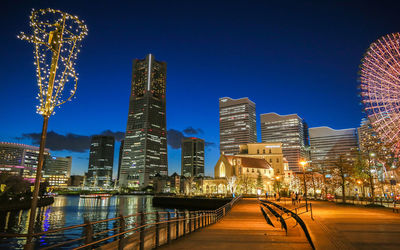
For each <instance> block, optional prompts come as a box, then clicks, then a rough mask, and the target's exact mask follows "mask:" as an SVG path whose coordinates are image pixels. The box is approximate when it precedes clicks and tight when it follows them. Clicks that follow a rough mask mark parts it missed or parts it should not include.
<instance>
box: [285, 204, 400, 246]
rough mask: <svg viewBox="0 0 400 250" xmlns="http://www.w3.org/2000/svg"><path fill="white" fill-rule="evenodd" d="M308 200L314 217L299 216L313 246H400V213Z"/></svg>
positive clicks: (383, 209) (386, 209) (307, 214)
mask: <svg viewBox="0 0 400 250" xmlns="http://www.w3.org/2000/svg"><path fill="white" fill-rule="evenodd" d="M311 202H312V207H313V215H314V219H315V220H314V221H312V220H311V218H310V215H309V213H306V214H303V215H301V216H300V217H301V218H302V219H303V221H304V222H305V223H306V225H307V228H308V230H309V232H310V235H311V238H312V239H313V242H314V244H315V247H316V249H400V215H399V214H397V213H396V214H395V213H393V212H392V210H391V209H389V208H365V207H363V206H354V205H341V204H335V203H333V202H326V201H311ZM280 204H281V205H284V203H283V202H281V203H280ZM287 204H289V203H288V202H287ZM287 207H290V206H287Z"/></svg>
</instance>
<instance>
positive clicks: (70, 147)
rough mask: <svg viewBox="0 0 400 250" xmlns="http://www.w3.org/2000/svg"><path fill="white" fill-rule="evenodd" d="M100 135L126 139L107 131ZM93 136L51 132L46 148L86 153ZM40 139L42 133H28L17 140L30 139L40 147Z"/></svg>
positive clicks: (119, 134) (117, 133)
mask: <svg viewBox="0 0 400 250" xmlns="http://www.w3.org/2000/svg"><path fill="white" fill-rule="evenodd" d="M100 134H101V135H110V136H114V137H115V139H116V140H117V141H120V140H121V139H123V138H124V132H112V131H111V130H106V131H103V132H102V133H100ZM92 136H93V135H78V134H73V133H68V134H66V135H62V134H58V133H56V132H54V131H50V132H48V133H47V139H46V148H49V149H50V150H52V151H61V150H67V151H71V152H77V153H84V152H86V151H87V150H88V149H89V147H90V140H91V138H92ZM40 137H41V134H40V133H28V134H22V136H21V137H17V138H16V139H30V140H32V143H33V144H35V145H39V144H40Z"/></svg>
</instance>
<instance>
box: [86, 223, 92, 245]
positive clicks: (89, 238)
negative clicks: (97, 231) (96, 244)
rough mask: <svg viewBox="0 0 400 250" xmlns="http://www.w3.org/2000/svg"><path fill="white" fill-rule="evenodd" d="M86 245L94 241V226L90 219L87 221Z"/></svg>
mask: <svg viewBox="0 0 400 250" xmlns="http://www.w3.org/2000/svg"><path fill="white" fill-rule="evenodd" d="M85 224H86V226H85V236H86V238H85V245H86V244H89V243H91V242H92V241H93V225H92V224H91V223H90V221H89V219H85Z"/></svg>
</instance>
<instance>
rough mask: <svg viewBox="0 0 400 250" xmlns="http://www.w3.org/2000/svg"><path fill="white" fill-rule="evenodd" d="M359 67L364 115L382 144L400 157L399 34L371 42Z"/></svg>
mask: <svg viewBox="0 0 400 250" xmlns="http://www.w3.org/2000/svg"><path fill="white" fill-rule="evenodd" d="M360 67H361V70H360V80H361V87H360V88H361V98H362V103H363V105H364V109H365V112H366V114H367V116H368V118H369V120H370V122H371V124H372V127H373V129H374V131H375V132H376V133H377V135H378V136H379V138H380V139H381V141H382V142H384V143H385V144H386V145H387V146H389V147H390V148H391V149H392V151H393V153H395V155H396V156H400V33H392V34H389V35H386V36H383V37H381V38H379V39H378V40H376V41H375V42H374V43H372V44H371V45H370V47H369V48H368V50H367V52H366V53H365V56H364V58H363V59H362V62H361V66H360Z"/></svg>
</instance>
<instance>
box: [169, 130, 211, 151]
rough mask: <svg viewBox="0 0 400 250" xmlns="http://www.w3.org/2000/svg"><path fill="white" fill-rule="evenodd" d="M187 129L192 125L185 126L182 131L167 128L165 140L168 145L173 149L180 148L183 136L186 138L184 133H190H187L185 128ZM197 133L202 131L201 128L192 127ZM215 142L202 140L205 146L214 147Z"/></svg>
mask: <svg viewBox="0 0 400 250" xmlns="http://www.w3.org/2000/svg"><path fill="white" fill-rule="evenodd" d="M188 129H193V128H192V127H189V128H186V129H184V130H183V132H181V131H179V130H176V129H170V130H168V133H167V142H168V145H169V146H170V147H171V148H173V149H180V148H181V143H182V139H183V138H187V137H186V136H185V135H184V134H190V133H187V132H186V130H188ZM193 130H195V131H196V132H197V133H203V130H202V129H197V130H196V129H193ZM215 145H216V144H215V143H214V142H208V141H206V142H204V146H205V147H214V146H215Z"/></svg>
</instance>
